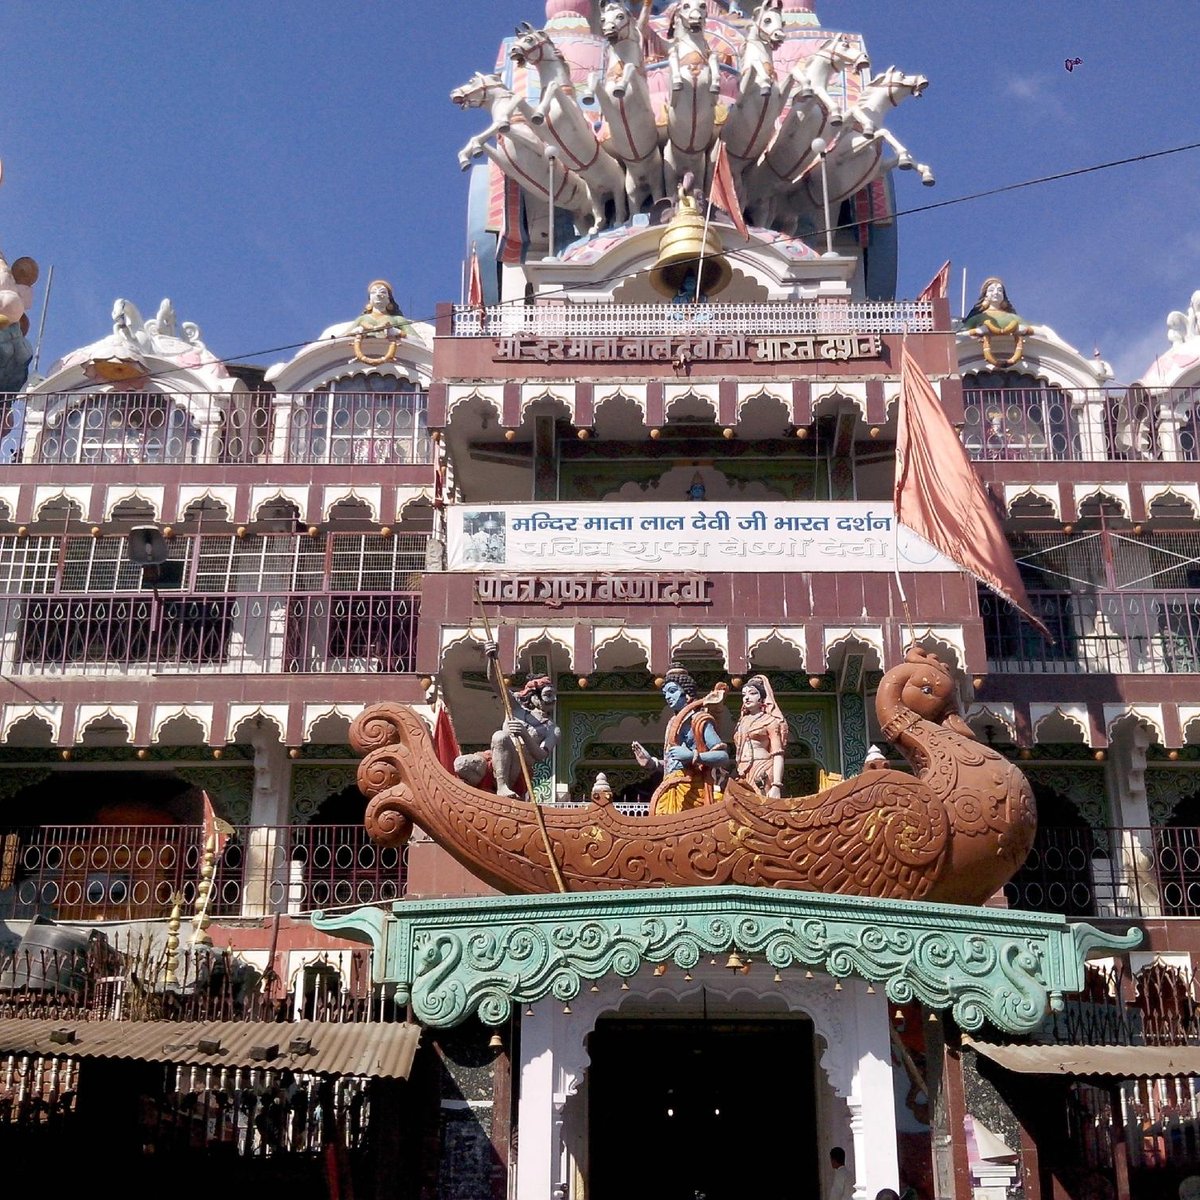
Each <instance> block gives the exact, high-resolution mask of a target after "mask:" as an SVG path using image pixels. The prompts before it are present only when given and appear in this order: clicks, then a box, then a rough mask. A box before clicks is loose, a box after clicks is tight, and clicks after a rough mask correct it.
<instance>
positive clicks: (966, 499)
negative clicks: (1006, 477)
mask: <svg viewBox="0 0 1200 1200" xmlns="http://www.w3.org/2000/svg"><path fill="white" fill-rule="evenodd" d="M895 498H896V520H897V522H898V523H899V524H901V525H904V526H907V528H909V529H911V530H912V531H913V532H914V533H916V534H919V535H920V536H921V537H923V538H924V539H925V540H926V541H927V542H929V543H930V544H932V545H933V546H936V547H937V548H938V549H939V550H940V551H941V552H942V553H943V554H944V555H946V557H947V558H951V559H953V560H954V561H955V562H956V563H957V564H958V565H959V566H960V567H962V569H963V570H964V571H966V572H967V573H968V574H970V575H974V576H975V578H976V579H978V580H979V581H980V583H983V584H985V585H986V586H987V587H990V588H991V589H992V591H994V592H998V593H999V594H1000V595H1001V596H1003V597H1004V598H1005V599H1006V600H1008V601H1009V602H1010V603H1011V604H1013V605H1015V606H1016V607H1017V608H1018V609H1020V611H1021V612H1022V614H1024V616H1025V618H1026V619H1027V620H1028V621H1029V623H1030V624H1031V625H1033V626H1035V627H1036V628H1037V629H1038V630H1039V631H1040V632H1041V633H1042V635H1043V636H1044V637H1045V638H1047V639H1048V640H1050V641H1051V642H1052V641H1053V640H1054V638H1053V637H1052V636H1051V634H1050V631H1049V630H1048V629H1047V628H1046V626H1045V625H1043V624H1042V622H1041V621H1039V620H1038V618H1037V617H1036V616H1034V614H1033V612H1032V611H1031V608H1030V604H1029V596H1028V595H1027V594H1026V592H1025V584H1024V583H1023V582H1022V581H1021V573H1020V571H1018V570H1017V562H1016V559H1014V558H1013V553H1012V549H1011V548H1010V547H1009V544H1008V539H1007V538H1006V537H1005V536H1004V530H1003V529H1001V528H1000V522H999V520H998V519H997V518H996V513H995V511H994V510H993V508H992V505H991V501H990V500H989V499H988V496H987V493H986V492H985V491H984V490H983V484H982V482H981V481H980V479H979V476H978V475H976V473H975V468H974V467H973V466H972V465H971V460H970V459H969V458H968V457H967V452H966V450H965V449H964V447H963V444H962V442H961V441H959V439H958V435H957V434H956V433H955V432H954V427H953V426H952V425H951V424H950V422H949V420H947V418H946V414H945V412H944V411H943V409H942V404H941V401H940V400H939V399H938V397H937V393H936V392H934V390H933V385H932V384H931V383H930V382H929V380H928V379H926V378H925V373H924V372H923V371H922V370H921V368H920V367H919V366H917V364H916V362H915V360H914V359H913V357H912V355H911V354H909V352H908V347H907V346H906V347H904V348H903V349H902V350H901V351H900V408H899V414H898V418H897V422H896V497H895Z"/></svg>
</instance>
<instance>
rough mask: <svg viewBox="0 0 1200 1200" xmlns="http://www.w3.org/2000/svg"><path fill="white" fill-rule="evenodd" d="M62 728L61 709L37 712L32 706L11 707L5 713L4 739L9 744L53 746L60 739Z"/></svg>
mask: <svg viewBox="0 0 1200 1200" xmlns="http://www.w3.org/2000/svg"><path fill="white" fill-rule="evenodd" d="M61 728H62V712H61V711H58V712H53V713H43V712H36V711H34V710H33V708H32V707H31V706H23V707H22V708H20V709H18V708H9V709H7V710H6V711H5V714H4V739H3V740H4V743H5V745H8V746H53V745H55V744H56V743H57V742H58V740H59V734H60V731H61ZM42 730H44V731H45V734H44V736H43V735H42V733H41V731H42Z"/></svg>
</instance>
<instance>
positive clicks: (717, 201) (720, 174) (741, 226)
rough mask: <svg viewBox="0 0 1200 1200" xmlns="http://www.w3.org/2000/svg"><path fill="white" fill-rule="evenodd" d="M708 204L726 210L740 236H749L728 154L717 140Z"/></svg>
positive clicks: (723, 145)
mask: <svg viewBox="0 0 1200 1200" xmlns="http://www.w3.org/2000/svg"><path fill="white" fill-rule="evenodd" d="M708 202H709V205H710V206H711V205H716V207H717V208H720V209H722V210H724V211H725V212H727V213H728V214H729V215H730V216H731V217H732V218H733V223H734V225H735V226H736V227H737V231H738V233H740V234H741V235H742V237H749V236H750V234H749V232H748V231H747V229H746V218H745V217H743V216H742V206H741V205H740V204H739V203H738V198H737V187H736V186H735V185H734V182H733V171H732V170H731V169H730V166H729V155H728V154H727V153H726V151H725V143H724V142H722V141H718V142H717V155H716V158H714V159H713V177H712V190H711V191H710V192H709V196H708Z"/></svg>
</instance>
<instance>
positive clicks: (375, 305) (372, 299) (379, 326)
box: [346, 279, 412, 367]
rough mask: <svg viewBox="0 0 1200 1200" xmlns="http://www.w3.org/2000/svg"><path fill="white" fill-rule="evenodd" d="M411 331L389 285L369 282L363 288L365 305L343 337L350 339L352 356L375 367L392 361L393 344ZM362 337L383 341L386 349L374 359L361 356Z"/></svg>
mask: <svg viewBox="0 0 1200 1200" xmlns="http://www.w3.org/2000/svg"><path fill="white" fill-rule="evenodd" d="M411 329H412V322H410V321H409V320H408V319H407V318H406V317H405V316H404V314H403V313H402V312H401V311H400V305H399V304H397V303H396V297H395V295H394V294H393V292H392V285H391V284H390V283H388V281H387V280H386V279H373V280H372V281H371V282H370V283H369V284H368V285H367V305H366V307H365V308H364V309H363V310H362V313H361V315H360V316H359V317H358V318H357V319H356V320H355V321H353V322H352V323H351V324H350V326H349V328H348V329H347V330H346V336H350V335H353V337H354V357H355V358H356V359H358V361H359V362H363V363H366V364H367V365H368V366H372V367H377V366H379V365H380V364H381V363H385V362H394V361H395V359H396V348H397V343H398V342H399V341H400V339H401V338H406V337H408V334H409V330H411ZM365 338H385V339H386V340H387V344H388V345H387V350H386V351H385V352H384V353H383V354H382V355H380V356H379V357H378V358H374V357H372V356H370V355H367V354H364V353H363V349H362V344H363V340H364V339H365Z"/></svg>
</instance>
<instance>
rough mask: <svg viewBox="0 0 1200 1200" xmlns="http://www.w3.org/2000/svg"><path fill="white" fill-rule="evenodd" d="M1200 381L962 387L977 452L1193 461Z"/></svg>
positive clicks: (969, 436)
mask: <svg viewBox="0 0 1200 1200" xmlns="http://www.w3.org/2000/svg"><path fill="white" fill-rule="evenodd" d="M1198 407H1200V388H1163V389H1159V390H1156V391H1154V392H1148V391H1147V390H1146V389H1145V388H1141V387H1130V388H1072V389H1071V390H1069V391H1067V390H1064V389H1062V388H1057V387H995V388H985V387H964V388H963V410H964V412H963V430H962V439H963V442H964V444H965V445H966V447H967V451H968V452H969V453H970V455H971V457H972V458H977V459H984V460H988V461H998V462H1013V461H1021V460H1033V461H1037V462H1109V461H1125V462H1154V461H1164V462H1196V461H1197V460H1200V412H1198Z"/></svg>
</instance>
